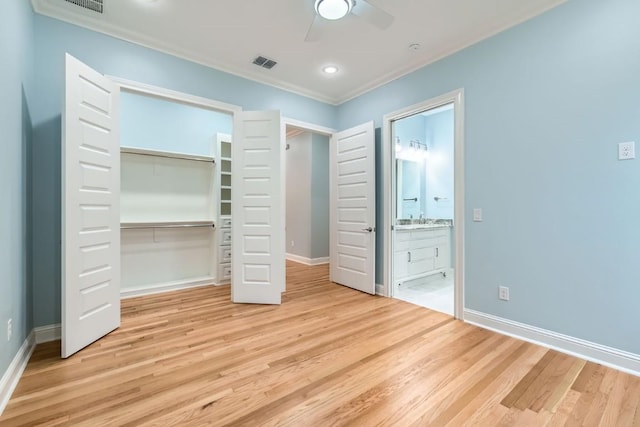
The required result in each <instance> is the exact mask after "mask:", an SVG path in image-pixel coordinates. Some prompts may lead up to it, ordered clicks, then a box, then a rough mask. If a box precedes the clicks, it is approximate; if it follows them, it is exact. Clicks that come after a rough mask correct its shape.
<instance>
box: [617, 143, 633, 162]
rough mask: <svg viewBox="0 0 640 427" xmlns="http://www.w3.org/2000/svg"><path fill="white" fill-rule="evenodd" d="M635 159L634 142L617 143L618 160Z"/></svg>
mask: <svg viewBox="0 0 640 427" xmlns="http://www.w3.org/2000/svg"><path fill="white" fill-rule="evenodd" d="M635 158H636V147H635V142H620V143H618V160H631V159H635Z"/></svg>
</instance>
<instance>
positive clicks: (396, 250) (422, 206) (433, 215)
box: [385, 92, 462, 317]
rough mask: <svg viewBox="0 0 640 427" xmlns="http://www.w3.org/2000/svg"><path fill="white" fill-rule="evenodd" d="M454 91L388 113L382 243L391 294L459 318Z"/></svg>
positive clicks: (458, 125)
mask: <svg viewBox="0 0 640 427" xmlns="http://www.w3.org/2000/svg"><path fill="white" fill-rule="evenodd" d="M453 95H454V94H452V95H451V96H449V97H443V98H441V99H437V100H433V101H429V102H426V103H423V104H422V105H418V106H414V107H411V108H410V109H407V110H406V111H404V112H401V113H396V114H395V115H389V116H386V117H385V120H386V125H387V129H385V130H386V134H385V136H386V137H387V139H386V142H387V144H388V145H387V147H388V149H389V156H388V160H389V163H388V164H387V167H388V171H389V180H388V181H387V182H390V183H391V185H390V187H391V188H390V191H388V192H389V193H390V195H389V197H388V200H389V206H388V207H389V211H388V212H389V214H390V215H389V216H390V221H389V222H390V224H389V225H390V227H389V229H390V230H391V231H390V233H389V234H388V239H389V240H388V245H386V246H385V249H386V250H387V253H386V255H387V257H388V258H387V259H388V262H389V269H388V282H387V286H388V288H387V289H388V294H389V295H390V296H392V297H394V298H398V299H401V300H404V301H407V302H410V303H413V304H416V305H420V306H423V307H426V308H429V309H431V310H435V311H439V312H442V313H446V314H449V315H451V316H456V317H460V314H461V311H462V310H461V306H462V298H461V296H462V295H461V285H462V284H461V283H459V284H457V283H456V282H457V280H458V279H459V278H460V281H461V277H462V275H461V274H459V273H460V272H457V271H456V269H457V268H458V267H459V266H458V265H457V263H458V262H460V259H461V256H462V252H461V251H457V249H459V248H458V246H460V244H459V242H460V241H461V238H462V234H461V231H460V232H458V231H459V230H457V227H458V226H459V225H461V223H462V221H461V219H460V217H461V212H462V211H461V210H460V209H458V206H456V204H457V202H458V201H459V200H460V195H459V194H457V190H458V185H457V184H460V182H457V181H459V175H460V174H456V165H457V164H458V162H459V160H460V159H458V158H457V156H456V150H459V147H458V146H459V144H461V135H460V133H461V129H462V127H461V121H460V119H459V118H457V117H456V114H458V113H459V112H460V111H461V109H460V108H458V107H459V105H458V103H457V99H458V98H457V97H456V96H453ZM459 99H460V102H461V92H460V98H459ZM458 154H460V153H458Z"/></svg>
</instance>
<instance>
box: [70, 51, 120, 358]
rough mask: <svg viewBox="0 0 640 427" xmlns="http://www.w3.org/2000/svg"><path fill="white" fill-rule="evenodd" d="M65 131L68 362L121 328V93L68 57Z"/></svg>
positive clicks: (96, 74) (112, 84) (107, 80)
mask: <svg viewBox="0 0 640 427" xmlns="http://www.w3.org/2000/svg"><path fill="white" fill-rule="evenodd" d="M65 67H66V68H65V74H66V81H65V107H64V118H63V126H62V129H63V130H62V132H63V135H62V357H69V356H71V355H72V354H74V353H76V352H77V351H79V350H80V349H82V348H83V347H86V346H87V345H89V344H91V343H92V342H94V341H95V340H97V339H98V338H101V337H102V336H104V335H106V334H108V333H109V332H111V331H112V330H114V329H116V328H117V327H118V326H120V212H119V194H120V140H119V125H118V120H119V111H118V100H119V92H118V91H119V89H118V87H117V86H116V85H115V84H114V83H113V82H111V81H110V80H109V79H107V78H105V77H104V76H103V75H102V74H100V73H98V72H96V71H94V70H92V69H91V68H89V67H88V66H86V65H85V64H83V63H81V62H80V61H78V60H77V59H75V58H73V57H72V56H70V55H68V54H67V55H66V60H65Z"/></svg>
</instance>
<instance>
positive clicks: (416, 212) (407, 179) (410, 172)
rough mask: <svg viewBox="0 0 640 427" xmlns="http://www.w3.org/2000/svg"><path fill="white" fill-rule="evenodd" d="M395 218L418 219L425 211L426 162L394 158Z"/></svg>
mask: <svg viewBox="0 0 640 427" xmlns="http://www.w3.org/2000/svg"><path fill="white" fill-rule="evenodd" d="M396 195H397V203H396V210H397V212H396V218H399V219H410V218H414V219H418V218H420V215H421V214H422V215H423V216H424V217H427V212H426V203H425V200H426V163H425V162H424V161H417V162H416V161H411V160H403V159H397V160H396Z"/></svg>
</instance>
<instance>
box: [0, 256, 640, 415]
mask: <svg viewBox="0 0 640 427" xmlns="http://www.w3.org/2000/svg"><path fill="white" fill-rule="evenodd" d="M287 283H288V285H287V286H288V290H287V292H286V294H285V295H284V297H283V300H284V302H283V304H282V305H281V306H279V307H275V306H256V305H234V304H231V303H230V302H229V289H228V287H221V288H213V287H207V288H199V289H192V290H186V291H179V292H172V293H166V294H161V295H157V296H150V297H142V298H135V299H129V300H125V301H123V307H122V327H121V328H120V329H118V330H117V331H115V332H113V333H111V334H110V335H109V336H107V337H106V338H104V339H102V340H100V341H98V342H96V343H94V344H93V345H91V346H89V347H88V348H86V349H84V350H83V351H81V352H80V353H78V354H76V355H75V356H73V357H71V358H69V359H67V360H61V359H60V358H59V354H60V343H59V342H53V343H47V344H43V345H39V346H38V347H37V349H36V350H35V352H34V354H33V356H32V358H31V361H30V362H29V364H28V366H27V368H26V370H25V373H24V375H23V377H22V379H21V380H20V383H19V384H18V387H17V389H16V391H15V393H14V395H13V397H12V399H11V401H10V402H9V404H8V406H7V408H6V410H5V412H4V414H3V415H2V417H1V418H0V425H1V426H3V427H8V426H35V425H48V426H53V425H73V426H92V427H95V426H103V425H104V426H169V425H180V426H191V425H194V426H200V425H238V426H245V425H246V426H275V425H291V426H329V425H355V426H374V425H385V426H410V425H416V426H427V425H434V426H440V425H453V426H460V425H479V426H508V425H513V426H544V425H550V426H559V425H568V426H573V425H576V426H577V425H594V426H595V425H603V426H640V408H639V407H638V404H639V401H640V378H637V377H634V376H631V375H627V374H623V373H621V372H618V371H615V370H612V369H608V368H605V367H603V366H600V365H597V364H594V363H589V362H585V361H582V360H579V359H576V358H574V357H570V356H567V355H564V354H560V353H558V352H555V351H550V350H547V349H544V348H542V347H538V346H535V345H532V344H528V343H524V342H522V341H518V340H516V339H513V338H509V337H506V336H502V335H499V334H496V333H493V332H490V331H486V330H483V329H480V328H477V327H474V326H471V325H467V324H464V323H462V322H459V321H456V320H453V319H452V318H450V317H448V316H446V315H444V314H440V313H436V312H433V311H429V310H427V309H425V308H421V307H418V306H414V305H412V304H409V303H406V302H403V301H399V300H394V299H389V298H382V297H373V296H368V295H365V294H362V293H359V292H357V291H353V290H350V289H348V288H344V287H342V286H338V285H335V284H333V283H330V282H329V280H328V270H327V267H326V266H317V267H305V266H302V265H300V264H295V263H289V264H288V268H287Z"/></svg>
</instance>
